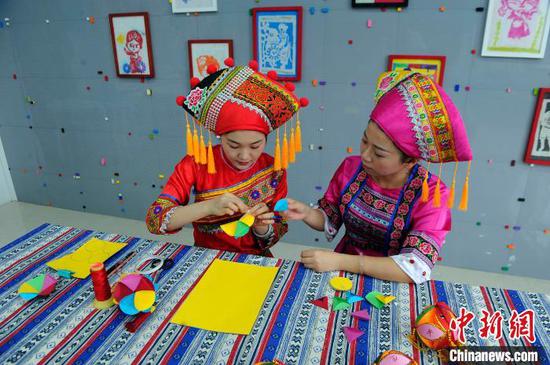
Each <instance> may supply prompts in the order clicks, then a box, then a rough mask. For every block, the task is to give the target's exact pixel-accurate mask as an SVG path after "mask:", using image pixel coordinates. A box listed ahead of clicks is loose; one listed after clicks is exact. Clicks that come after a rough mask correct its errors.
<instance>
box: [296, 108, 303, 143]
mask: <svg viewBox="0 0 550 365" xmlns="http://www.w3.org/2000/svg"><path fill="white" fill-rule="evenodd" d="M296 152H298V153H299V152H302V128H301V127H300V112H299V111H298V115H297V117H296Z"/></svg>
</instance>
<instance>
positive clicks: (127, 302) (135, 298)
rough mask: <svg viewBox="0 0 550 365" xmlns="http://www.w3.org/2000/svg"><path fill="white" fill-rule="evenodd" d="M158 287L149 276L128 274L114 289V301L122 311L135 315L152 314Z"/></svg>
mask: <svg viewBox="0 0 550 365" xmlns="http://www.w3.org/2000/svg"><path fill="white" fill-rule="evenodd" d="M155 290H156V287H155V284H154V283H153V279H151V277H149V276H148V275H142V274H128V275H125V276H123V277H122V278H121V279H120V280H119V281H118V282H117V283H116V284H115V286H114V288H113V300H114V302H115V303H116V304H118V306H119V308H120V310H121V311H123V312H124V313H126V314H129V315H134V314H138V313H139V312H150V311H151V310H152V308H153V304H155V300H156V293H155Z"/></svg>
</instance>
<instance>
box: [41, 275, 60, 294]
mask: <svg viewBox="0 0 550 365" xmlns="http://www.w3.org/2000/svg"><path fill="white" fill-rule="evenodd" d="M55 284H57V279H56V278H54V277H53V276H51V275H50V274H46V276H44V281H43V282H42V290H41V291H40V293H39V294H40V295H49V294H50V293H51V292H53V291H54V289H55Z"/></svg>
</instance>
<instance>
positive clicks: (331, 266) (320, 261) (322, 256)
mask: <svg viewBox="0 0 550 365" xmlns="http://www.w3.org/2000/svg"><path fill="white" fill-rule="evenodd" d="M300 258H301V260H300V261H301V262H302V263H303V264H304V266H305V267H307V268H308V269H312V270H315V271H317V272H325V271H335V270H339V265H338V259H339V254H338V253H336V252H332V251H327V250H304V251H302V253H301V254H300Z"/></svg>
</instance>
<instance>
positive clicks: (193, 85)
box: [191, 77, 201, 88]
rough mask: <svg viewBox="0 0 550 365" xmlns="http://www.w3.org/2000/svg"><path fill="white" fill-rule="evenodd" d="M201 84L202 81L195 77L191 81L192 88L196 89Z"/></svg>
mask: <svg viewBox="0 0 550 365" xmlns="http://www.w3.org/2000/svg"><path fill="white" fill-rule="evenodd" d="M199 82H201V80H199V78H198V77H193V78H192V79H191V88H194V87H195V86H197V85H198V84H199Z"/></svg>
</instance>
